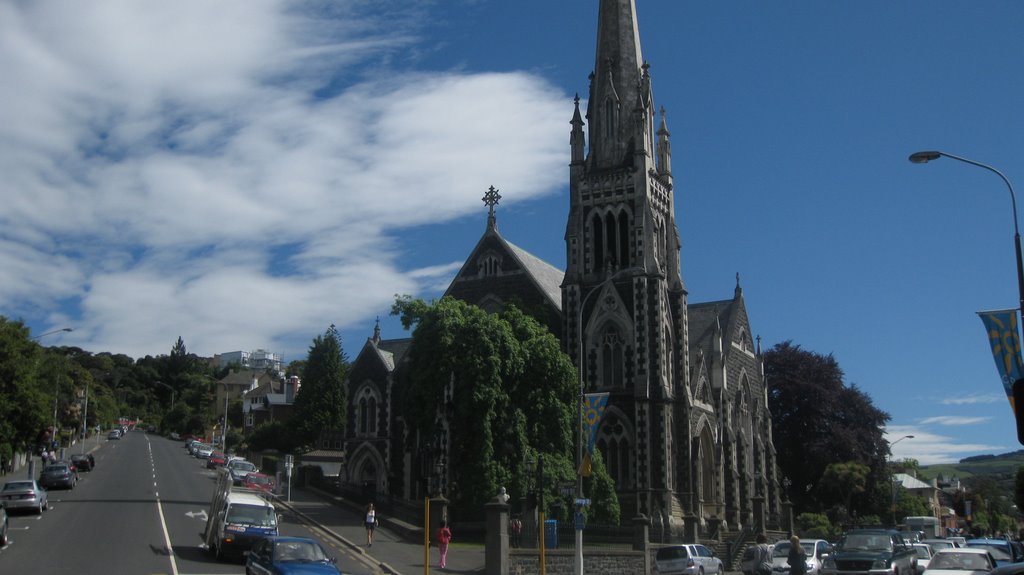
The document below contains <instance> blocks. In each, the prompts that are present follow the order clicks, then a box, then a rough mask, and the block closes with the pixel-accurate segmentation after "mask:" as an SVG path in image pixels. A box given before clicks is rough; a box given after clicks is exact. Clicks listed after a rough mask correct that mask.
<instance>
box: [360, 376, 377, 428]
mask: <svg viewBox="0 0 1024 575" xmlns="http://www.w3.org/2000/svg"><path fill="white" fill-rule="evenodd" d="M378 404H379V403H378V399H377V394H376V392H375V391H374V390H373V388H371V387H370V386H365V387H363V388H362V389H361V390H360V391H359V394H358V400H357V402H356V405H357V409H356V426H355V427H356V433H358V434H359V435H376V433H377V406H378Z"/></svg>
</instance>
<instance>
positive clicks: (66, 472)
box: [39, 461, 78, 489]
mask: <svg viewBox="0 0 1024 575" xmlns="http://www.w3.org/2000/svg"><path fill="white" fill-rule="evenodd" d="M76 483H78V476H77V475H76V474H75V470H74V469H72V468H71V464H69V463H64V462H63V461H62V462H60V463H52V464H50V465H47V466H46V467H45V468H44V469H43V473H42V474H41V475H40V476H39V485H41V486H42V487H43V489H52V488H54V487H63V488H64V489H74V488H75V484H76Z"/></svg>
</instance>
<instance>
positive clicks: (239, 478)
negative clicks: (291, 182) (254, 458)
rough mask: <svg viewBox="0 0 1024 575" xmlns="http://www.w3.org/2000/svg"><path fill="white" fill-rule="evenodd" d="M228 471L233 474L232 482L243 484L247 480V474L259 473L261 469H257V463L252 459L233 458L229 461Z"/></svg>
mask: <svg viewBox="0 0 1024 575" xmlns="http://www.w3.org/2000/svg"><path fill="white" fill-rule="evenodd" d="M227 468H228V473H230V474H231V482H232V483H234V484H235V485H241V484H242V482H243V481H245V476H246V475H249V474H250V473H259V471H260V470H259V469H256V464H255V463H253V462H251V461H246V460H244V459H231V460H229V461H228V463H227Z"/></svg>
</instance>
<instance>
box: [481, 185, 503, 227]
mask: <svg viewBox="0 0 1024 575" xmlns="http://www.w3.org/2000/svg"><path fill="white" fill-rule="evenodd" d="M500 199H501V194H499V193H498V190H497V188H495V187H494V186H491V187H490V188H488V190H487V191H486V192H485V193H484V197H483V201H484V204H486V205H487V227H489V228H493V227H494V225H495V223H496V222H497V220H496V219H495V217H494V206H496V205H498V200H500Z"/></svg>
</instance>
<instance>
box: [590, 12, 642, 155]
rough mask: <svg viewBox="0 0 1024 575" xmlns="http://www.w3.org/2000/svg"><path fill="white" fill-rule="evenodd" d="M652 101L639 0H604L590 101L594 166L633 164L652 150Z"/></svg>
mask: <svg viewBox="0 0 1024 575" xmlns="http://www.w3.org/2000/svg"><path fill="white" fill-rule="evenodd" d="M650 106H651V95H650V78H649V76H648V75H647V69H646V66H645V65H644V63H643V55H642V54H641V51H640V32H639V27H638V26H637V19H636V0H601V7H600V12H599V14H598V29H597V59H596V61H595V63H594V72H593V74H592V75H591V78H590V98H589V100H588V103H587V120H588V123H589V127H590V154H591V156H590V160H591V162H592V163H591V168H592V169H597V170H601V169H608V168H618V167H622V166H623V165H632V164H633V163H634V162H635V158H634V156H636V155H637V154H640V153H648V154H649V153H650V151H651V150H650V146H651V145H652V143H653V142H651V134H650V132H651V127H650V125H649V123H650V120H649V119H648V118H645V116H649V115H651V114H650V110H649V108H650Z"/></svg>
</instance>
